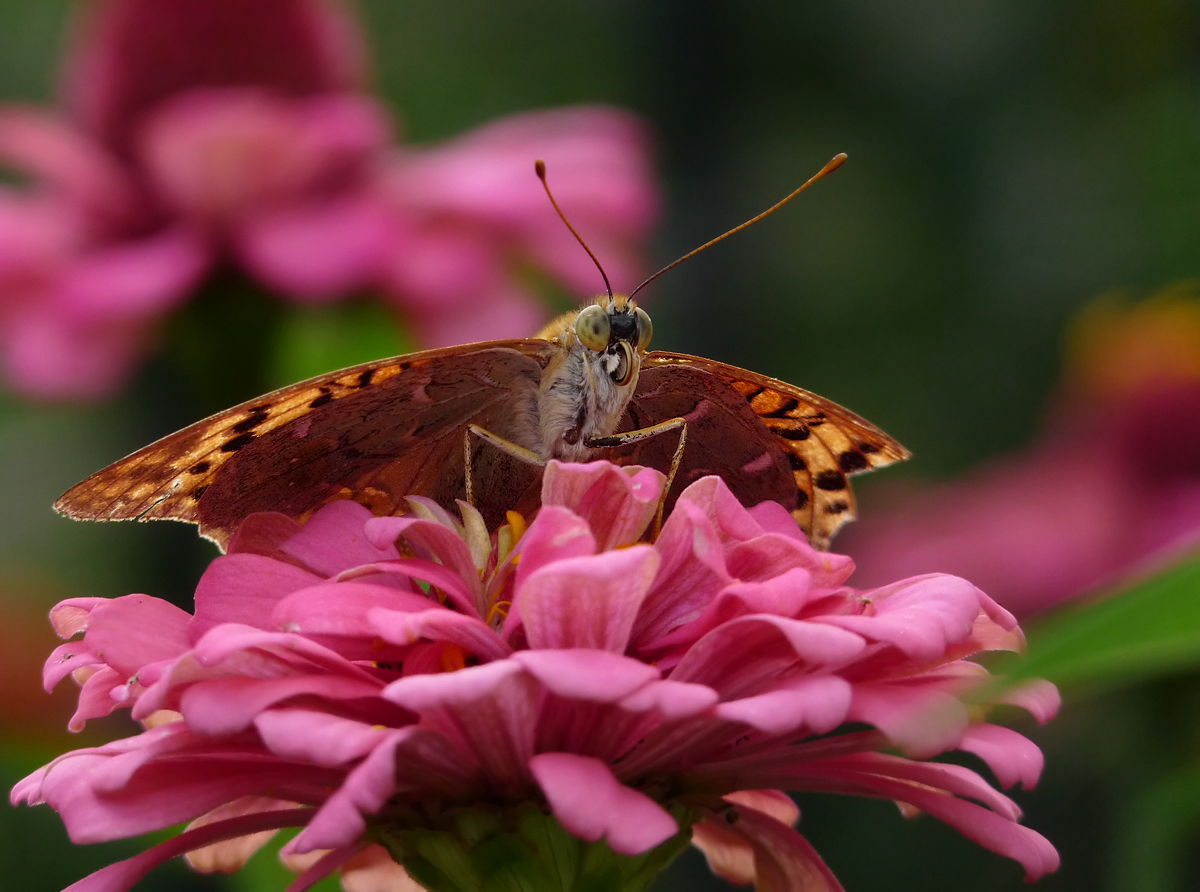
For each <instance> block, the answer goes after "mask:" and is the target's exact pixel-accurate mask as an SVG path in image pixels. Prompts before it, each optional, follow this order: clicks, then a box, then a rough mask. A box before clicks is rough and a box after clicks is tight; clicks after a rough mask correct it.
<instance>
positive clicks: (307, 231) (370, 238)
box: [236, 196, 392, 301]
mask: <svg viewBox="0 0 1200 892" xmlns="http://www.w3.org/2000/svg"><path fill="white" fill-rule="evenodd" d="M391 238H392V223H391V220H390V218H389V217H388V216H387V215H386V214H385V213H384V211H383V209H382V208H380V207H379V206H378V205H376V204H375V203H374V202H372V201H370V200H368V199H366V198H360V197H357V196H356V197H351V198H343V199H340V200H335V201H326V202H323V203H319V204H318V203H316V202H309V203H305V204H297V205H295V206H291V207H287V208H281V209H278V210H272V211H265V212H263V213H260V214H256V215H254V216H253V217H251V218H249V219H247V220H246V221H244V222H243V223H242V224H241V225H240V226H239V227H238V232H237V236H236V239H237V245H238V253H239V254H240V256H241V258H242V260H243V261H244V262H245V263H246V265H247V266H248V267H249V268H250V270H251V271H252V272H253V273H254V274H255V275H257V276H258V277H259V278H261V279H262V280H263V281H264V282H266V283H267V284H268V285H269V286H271V287H273V288H274V289H276V290H278V291H280V292H282V293H284V294H287V295H289V296H292V297H296V298H298V299H300V300H304V301H322V300H328V299H331V298H336V297H341V296H343V295H345V294H347V293H349V292H351V291H354V290H355V289H361V288H364V287H366V286H367V285H369V284H370V283H371V282H372V280H373V279H374V278H375V277H376V275H377V273H378V270H379V268H380V266H381V265H382V262H383V257H384V256H385V254H386V252H387V251H388V250H389V248H390V241H391Z"/></svg>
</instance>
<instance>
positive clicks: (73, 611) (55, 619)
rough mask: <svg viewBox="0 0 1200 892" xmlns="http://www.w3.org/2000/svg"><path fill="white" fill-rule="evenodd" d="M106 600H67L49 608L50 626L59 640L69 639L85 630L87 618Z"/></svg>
mask: <svg viewBox="0 0 1200 892" xmlns="http://www.w3.org/2000/svg"><path fill="white" fill-rule="evenodd" d="M109 600H110V599H108V598H67V599H66V600H64V601H59V602H58V603H57V604H55V605H54V606H53V607H52V608H50V624H51V625H52V626H53V627H54V631H55V632H56V633H57V634H58V637H59V638H70V637H72V636H73V635H75V634H76V633H78V632H82V631H84V630H85V629H87V623H88V617H89V616H91V614H92V611H93V610H95V609H96V608H97V607H99V606H101V605H102V604H107V603H109Z"/></svg>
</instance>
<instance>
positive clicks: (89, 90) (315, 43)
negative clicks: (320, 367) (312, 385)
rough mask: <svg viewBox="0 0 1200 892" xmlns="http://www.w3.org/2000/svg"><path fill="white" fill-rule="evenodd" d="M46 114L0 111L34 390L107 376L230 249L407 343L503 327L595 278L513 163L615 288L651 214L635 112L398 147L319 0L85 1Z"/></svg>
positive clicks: (108, 387) (559, 118) (563, 115)
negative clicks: (376, 320)
mask: <svg viewBox="0 0 1200 892" xmlns="http://www.w3.org/2000/svg"><path fill="white" fill-rule="evenodd" d="M85 13H86V14H85V15H83V16H82V17H81V19H80V21H79V23H78V27H77V28H76V33H75V40H74V42H73V46H72V49H71V51H70V52H69V54H68V56H67V59H66V70H65V72H64V79H63V93H64V109H63V112H62V113H54V112H49V111H42V110H37V109H31V108H17V107H7V108H0V164H3V165H5V166H6V167H8V168H10V169H13V170H15V171H17V172H20V173H22V174H24V175H25V176H26V177H27V178H28V179H29V181H30V184H29V186H28V187H26V188H16V187H3V188H0V354H2V357H3V362H4V369H5V373H6V375H7V378H8V380H9V381H10V383H11V385H12V386H13V387H15V388H16V389H18V390H20V391H22V392H25V393H28V394H31V395H34V396H40V397H55V396H98V395H103V394H105V393H109V392H111V391H112V390H113V389H115V388H116V387H118V386H119V385H120V384H121V383H122V381H123V380H124V379H125V378H126V377H127V376H128V375H129V374H130V372H131V371H132V369H133V367H134V366H135V365H136V363H137V361H138V359H139V357H140V355H141V354H142V353H144V352H145V350H146V349H147V347H148V344H149V342H150V340H151V339H152V335H153V332H154V329H155V323H156V322H157V321H158V320H159V319H161V317H162V316H163V315H164V314H166V313H167V312H169V311H170V310H171V309H173V308H174V307H176V306H178V305H179V304H180V303H182V302H183V301H185V300H187V299H188V298H189V297H190V296H191V294H192V293H193V292H194V290H195V289H196V287H197V286H198V285H199V284H200V282H201V281H202V280H203V279H204V277H205V276H206V275H207V273H208V272H209V271H210V270H211V269H212V268H213V266H214V264H216V263H220V262H228V261H232V262H233V263H235V264H236V265H238V266H239V267H240V268H241V269H243V270H244V271H245V272H247V273H248V274H250V275H251V276H253V277H255V278H256V279H258V280H259V281H261V282H262V283H263V284H265V285H266V286H267V287H269V288H270V289H272V290H274V291H277V292H279V293H280V294H282V295H284V296H286V297H289V298H291V299H294V300H299V301H325V300H333V299H337V298H341V297H345V296H347V295H349V294H352V293H361V292H362V291H364V290H371V291H379V292H381V293H382V294H383V295H384V296H385V297H387V298H388V299H389V300H390V301H391V302H392V303H393V304H394V305H395V306H396V307H397V309H399V310H401V311H402V312H403V313H404V314H406V316H407V317H408V318H410V320H411V322H412V324H413V325H414V327H415V329H416V331H417V333H418V335H419V336H420V337H421V338H422V340H423V341H424V343H425V344H427V345H436V344H443V343H449V342H453V341H463V340H472V339H482V338H499V337H509V336H523V335H527V334H529V333H530V332H532V331H534V330H536V329H537V328H538V327H539V326H540V325H541V323H542V321H543V317H544V315H545V312H544V309H543V308H542V306H541V304H540V303H539V302H538V301H537V300H536V298H535V297H534V295H533V294H532V293H531V292H530V291H529V289H528V288H527V287H525V286H524V285H523V284H521V282H522V279H523V278H524V279H528V278H529V277H528V275H527V272H528V269H527V268H534V269H541V270H543V271H544V272H545V273H547V274H548V275H549V276H550V277H552V278H554V279H556V280H557V281H559V282H561V283H562V284H563V285H564V286H566V287H567V288H569V289H571V290H573V291H583V292H590V291H594V290H596V287H597V283H598V281H599V279H598V276H597V274H596V272H595V269H594V267H592V265H591V261H590V260H589V259H588V258H587V255H586V254H584V253H583V252H582V251H580V250H579V248H578V246H577V245H576V244H575V242H574V240H573V239H572V237H571V235H570V233H568V232H567V231H566V230H565V228H563V227H562V225H561V223H559V222H558V219H557V217H556V216H555V214H554V211H553V209H552V208H551V207H550V205H549V203H548V202H546V200H545V196H544V194H543V193H542V191H541V186H540V184H539V183H538V182H537V180H536V178H535V177H534V175H533V161H534V160H535V159H536V158H544V159H545V160H546V162H547V165H548V166H549V169H550V171H551V172H552V173H551V175H552V177H553V179H554V183H555V188H556V193H557V195H558V197H559V200H560V201H561V202H562V203H563V204H564V205H565V206H567V207H568V208H570V210H571V213H572V215H573V216H574V217H575V219H576V221H577V223H578V224H579V225H581V226H582V227H583V228H584V229H585V231H587V232H588V237H589V239H590V240H591V241H592V242H593V243H594V244H595V246H596V247H597V249H598V250H599V251H601V253H602V256H604V258H605V261H606V264H607V265H608V267H609V271H610V273H611V274H612V275H613V276H614V277H615V278H616V279H617V281H625V282H632V281H633V278H634V276H635V270H636V267H637V263H636V258H635V250H634V246H635V245H636V244H637V243H638V242H639V241H640V240H641V239H642V238H643V237H644V236H645V234H646V232H647V230H648V228H649V226H650V225H651V223H652V222H653V218H654V216H655V214H656V207H657V202H656V196H655V191H656V190H655V185H654V178H653V174H652V172H651V171H650V168H649V163H648V148H647V146H648V139H647V136H646V133H645V131H644V128H643V127H642V125H641V124H640V123H639V122H638V121H636V120H635V119H633V118H632V116H630V115H628V114H625V113H623V112H619V111H617V110H614V109H606V108H599V107H596V108H576V109H567V110H561V111H545V112H539V113H532V114H526V115H518V116H514V117H511V118H508V119H505V120H503V121H500V122H497V123H495V124H492V125H489V126H485V127H483V128H481V129H479V130H478V131H476V132H474V133H470V134H467V135H466V136H465V137H462V138H460V139H458V140H455V141H451V142H448V143H445V144H443V145H440V146H434V147H431V148H423V149H413V148H403V147H398V146H396V145H395V144H394V139H393V134H392V124H391V121H390V115H389V114H388V112H387V110H386V109H385V108H384V107H383V106H382V105H381V104H380V103H379V102H377V101H376V100H375V99H374V98H372V97H371V96H369V95H368V94H366V93H364V92H363V84H364V80H365V77H364V69H365V67H366V62H365V59H366V56H365V52H364V50H363V46H362V40H361V35H359V33H358V31H357V23H356V21H355V20H354V19H353V18H352V17H351V15H350V13H349V10H348V8H347V7H346V6H345V5H344V4H342V3H337V2H334V0H258V2H256V3H253V4H246V3H243V2H236V0H97V2H95V3H92V4H89V5H88V6H87V8H86V9H85Z"/></svg>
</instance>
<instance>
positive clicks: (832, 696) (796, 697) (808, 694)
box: [716, 675, 851, 736]
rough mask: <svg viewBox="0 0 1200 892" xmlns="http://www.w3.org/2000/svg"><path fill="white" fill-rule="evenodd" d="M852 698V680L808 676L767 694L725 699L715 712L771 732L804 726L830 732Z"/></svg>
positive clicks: (792, 730)
mask: <svg viewBox="0 0 1200 892" xmlns="http://www.w3.org/2000/svg"><path fill="white" fill-rule="evenodd" d="M850 699H851V688H850V683H849V682H847V681H846V680H845V679H843V678H838V677H837V676H834V675H824V676H808V677H803V678H799V679H797V680H795V681H792V682H788V683H787V684H785V685H782V686H780V687H778V688H776V689H775V690H772V691H770V692H768V693H765V694H758V695H757V696H754V697H746V698H743V699H741V700H730V701H727V702H725V703H722V704H720V705H719V706H718V707H717V709H716V714H717V716H718V717H720V718H722V719H725V720H726V721H730V722H740V723H742V724H745V725H749V726H750V727H751V728H754V729H755V730H758V731H762V732H764V733H767V734H771V735H779V736H782V735H785V734H794V733H796V732H798V731H799V730H800V729H802V728H803V729H804V730H806V731H807V732H808V733H810V734H827V733H828V732H830V731H832V730H833V729H834V728H836V727H837V726H838V725H840V724H841V723H842V722H844V721H845V720H846V715H847V712H848V711H849V709H850Z"/></svg>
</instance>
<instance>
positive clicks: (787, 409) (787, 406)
mask: <svg viewBox="0 0 1200 892" xmlns="http://www.w3.org/2000/svg"><path fill="white" fill-rule="evenodd" d="M799 408H800V401H799V400H794V399H789V400H788V401H787V402H786V403H784V404H783V405H782V406H780V407H779V408H778V409H776V410H775V411H774V412H768V413H767V414H765V415H764V416H763V418H788V417H790V416H791V414H792V413H793V412H795V411H796V410H797V409H799Z"/></svg>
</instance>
